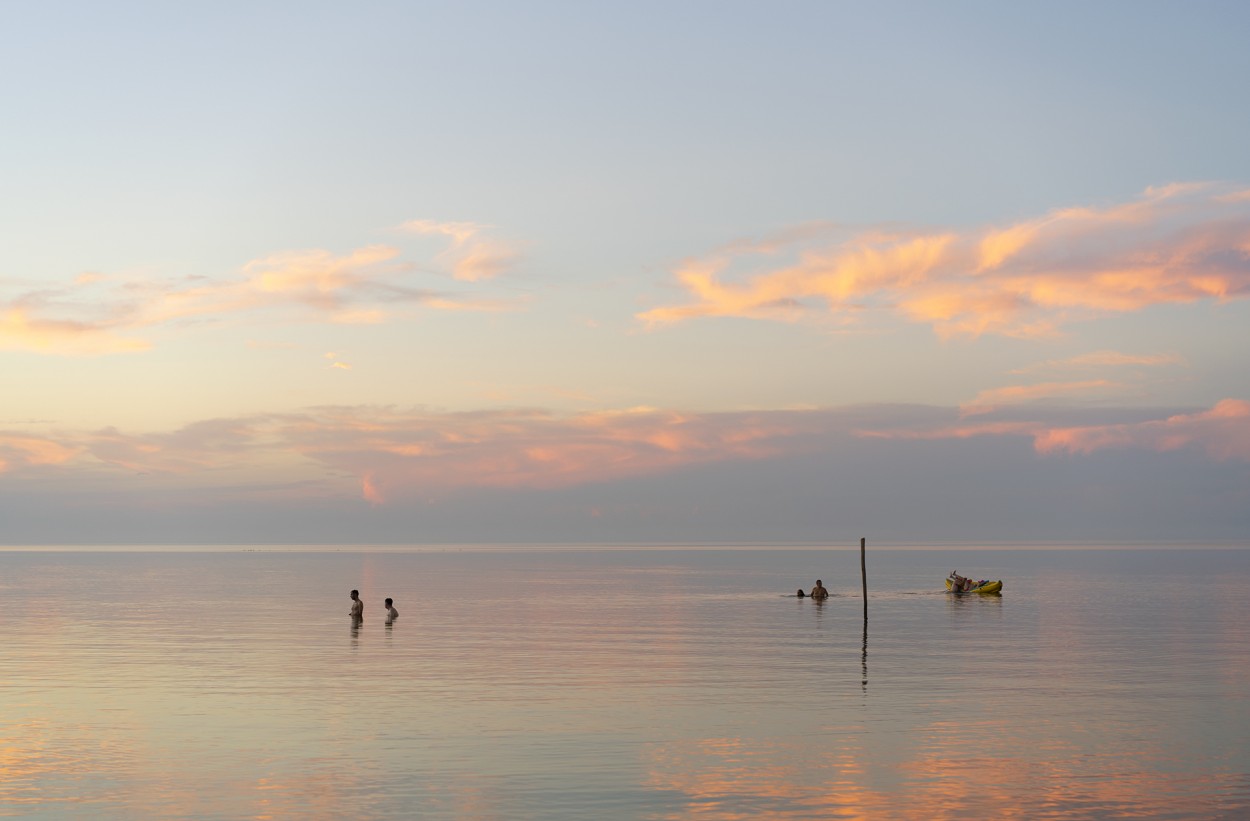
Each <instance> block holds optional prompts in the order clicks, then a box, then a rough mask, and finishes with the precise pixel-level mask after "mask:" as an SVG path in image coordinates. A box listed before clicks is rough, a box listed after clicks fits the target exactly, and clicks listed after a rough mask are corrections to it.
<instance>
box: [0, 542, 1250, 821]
mask: <svg viewBox="0 0 1250 821" xmlns="http://www.w3.org/2000/svg"><path fill="white" fill-rule="evenodd" d="M954 569H958V570H959V571H960V572H961V573H963V574H964V575H968V576H972V577H974V578H988V579H1000V578H1001V579H1002V580H1003V581H1004V584H1005V587H1004V591H1003V594H1002V595H1001V596H992V597H981V596H968V597H963V598H957V597H954V596H951V595H949V594H947V593H946V592H945V589H944V586H943V579H944V577H945V576H946V574H947V573H949V572H950V571H951V570H954ZM867 570H868V587H869V597H868V619H867V622H866V624H865V620H864V601H863V598H862V597H861V592H860V591H861V579H860V554H859V547H858V545H855V546H854V547H853V548H850V549H848V548H842V547H839V548H836V549H834V548H825V549H790V548H773V549H768V548H765V547H759V548H747V547H735V548H733V549H692V548H671V549H625V548H618V549H591V548H584V549H583V548H576V549H574V548H559V549H554V548H553V549H542V548H507V549H503V548H489V547H464V548H462V547H449V548H407V549H406V548H367V547H343V548H259V547H258V548H239V547H229V548H166V549H151V548H130V549H127V548H116V547H114V548H97V549H82V548H75V549H57V550H48V549H40V550H36V549H28V550H23V549H16V548H6V549H3V550H0V627H2V628H3V630H4V640H3V642H2V643H0V816H17V817H29V818H89V819H98V818H118V819H122V818H124V819H142V818H195V819H206V818H222V819H245V818H256V819H260V818H335V819H338V818H366V819H367V818H417V817H420V818H464V819H551V818H569V819H591V818H594V819H618V818H620V819H635V818H636V819H669V818H673V819H683V818H699V819H734V818H741V819H748V818H749V819H757V818H796V819H797V818H802V819H811V818H873V819H891V818H925V819H942V818H956V817H958V818H969V817H972V818H1022V819H1047V818H1050V819H1080V818H1152V819H1154V818H1185V819H1190V818H1246V817H1250V550H1245V549H1224V550H1214V549H1197V548H1183V549H1182V548H1175V549H992V548H985V549H978V550H956V549H946V548H930V549H906V550H905V549H876V548H874V547H873V546H871V545H869V548H868V552H867ZM817 578H821V579H823V580H824V583H825V586H826V587H828V588H829V589H830V591H831V592H832V594H833V597H832V598H831V599H829V600H828V601H826V602H824V603H823V604H822V603H818V602H814V601H811V600H810V599H808V600H802V599H797V598H795V597H794V592H795V591H796V589H797V588H799V587H803V588H807V589H810V588H811V586H812V585H813V584H814V583H815V580H816V579H817ZM352 588H358V589H359V590H360V592H361V598H362V599H363V600H364V602H365V618H364V621H363V623H361V624H359V625H353V624H352V623H351V620H350V619H349V617H348V608H349V605H350V602H349V599H348V592H349V591H350V590H351V589H352ZM387 596H391V597H393V598H394V599H395V606H396V608H397V609H398V610H399V612H400V617H399V619H398V620H396V621H395V622H394V623H393V624H389V625H388V624H387V623H386V620H385V618H384V612H383V605H382V602H383V599H384V598H385V597H387Z"/></svg>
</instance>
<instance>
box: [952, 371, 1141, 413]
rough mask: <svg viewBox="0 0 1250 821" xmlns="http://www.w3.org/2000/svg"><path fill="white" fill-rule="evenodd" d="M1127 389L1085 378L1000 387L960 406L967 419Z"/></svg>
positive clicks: (981, 393) (1115, 383)
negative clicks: (1020, 406)
mask: <svg viewBox="0 0 1250 821" xmlns="http://www.w3.org/2000/svg"><path fill="white" fill-rule="evenodd" d="M1124 387H1125V386H1124V385H1123V384H1122V383H1120V382H1112V381H1109V380H1106V379H1086V380H1083V381H1079V382H1041V383H1038V384H1035V385H1006V386H1004V387H1001V388H990V389H988V390H983V391H981V392H980V393H978V394H977V395H976V397H974V398H973V399H972V401H971V402H968V403H966V404H964V405H962V406H961V407H960V411H961V412H962V413H963V414H964V415H967V416H971V415H975V414H982V413H989V412H991V411H993V410H995V409H997V408H998V407H1000V406H1002V405H1014V404H1019V403H1022V402H1036V401H1038V400H1042V399H1055V398H1058V397H1071V396H1089V395H1095V396H1097V395H1100V394H1101V395H1105V394H1107V393H1108V392H1110V391H1120V390H1122V389H1123V388H1124Z"/></svg>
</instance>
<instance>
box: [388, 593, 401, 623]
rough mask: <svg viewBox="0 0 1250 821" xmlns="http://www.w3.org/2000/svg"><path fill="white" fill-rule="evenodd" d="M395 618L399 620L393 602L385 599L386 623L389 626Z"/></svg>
mask: <svg viewBox="0 0 1250 821" xmlns="http://www.w3.org/2000/svg"><path fill="white" fill-rule="evenodd" d="M397 618H399V611H398V610H396V609H395V600H394V599H387V600H386V623H387V624H390V623H391V622H393V621H395V619H397Z"/></svg>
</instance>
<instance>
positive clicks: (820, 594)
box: [810, 579, 829, 601]
mask: <svg viewBox="0 0 1250 821" xmlns="http://www.w3.org/2000/svg"><path fill="white" fill-rule="evenodd" d="M810 595H811V597H812V598H813V599H815V600H816V601H822V600H824V599H827V598H829V591H828V590H826V589H825V583H824V582H822V581H821V580H820V579H817V580H816V586H815V587H813V588H812V592H811V594H810Z"/></svg>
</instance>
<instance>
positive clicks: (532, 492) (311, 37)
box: [0, 2, 1250, 545]
mask: <svg viewBox="0 0 1250 821" xmlns="http://www.w3.org/2000/svg"><path fill="white" fill-rule="evenodd" d="M1247 34H1250V6H1247V5H1246V4H1244V3H1239V2H1194V3H1183V4H1182V3H1153V2H1123V3H1121V2H1102V3H1093V4H1091V3H1077V2H1060V3H1046V4H1016V3H1013V4H1003V3H992V2H985V3H981V2H944V3H928V2H917V3H899V2H873V3H854V2H811V3H808V2H769V3H763V2H760V3H739V2H680V3H672V2H664V3H651V2H633V3H584V2H534V3H502V2H465V3H455V4H444V3H356V4H342V3H315V2H311V3H310V2H300V3H294V2H290V3H283V2H268V3H266V2H259V3H216V4H168V3H130V2H117V3H109V4H98V3H73V2H61V3H58V2H48V3H37V4H36V3H22V2H12V3H4V4H2V5H0V99H3V100H4V105H3V115H2V116H3V123H4V128H3V133H2V136H0V145H2V146H3V149H4V150H3V152H0V191H2V195H0V379H2V380H3V381H2V384H3V390H2V391H0V544H10V545H22V544H97V543H98V544H129V543H168V544H209V543H228V544H265V543H280V544H292V543H294V544H298V543H345V544H355V543H360V544H371V543H476V542H520V543H568V542H576V543H633V542H644V543H661V544H667V543H673V544H676V543H689V542H748V543H761V544H774V543H776V544H781V543H790V542H817V543H830V544H848V545H850V544H854V543H855V542H857V541H858V539H859V538H861V537H864V538H868V539H870V540H872V541H880V542H897V543H929V542H933V543H1008V542H1040V541H1056V542H1076V543H1100V542H1131V543H1146V542H1150V543H1153V542H1166V543H1178V542H1183V543H1204V542H1209V543H1238V544H1244V543H1247V542H1250V300H1247V299H1246V297H1247V295H1250V152H1247V151H1246V149H1245V135H1246V134H1247V133H1250V98H1247V96H1246V93H1245V86H1246V83H1247V80H1250V50H1247V49H1246V48H1245V47H1244V42H1245V38H1246V36H1247Z"/></svg>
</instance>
